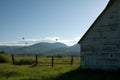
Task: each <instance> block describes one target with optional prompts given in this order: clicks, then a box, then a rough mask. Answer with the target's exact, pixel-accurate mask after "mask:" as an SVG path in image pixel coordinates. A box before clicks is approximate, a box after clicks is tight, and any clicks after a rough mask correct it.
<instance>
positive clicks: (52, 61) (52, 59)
mask: <svg viewBox="0 0 120 80" xmlns="http://www.w3.org/2000/svg"><path fill="white" fill-rule="evenodd" d="M53 64H54V57H53V56H52V67H53Z"/></svg>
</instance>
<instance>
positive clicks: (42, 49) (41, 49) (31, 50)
mask: <svg viewBox="0 0 120 80" xmlns="http://www.w3.org/2000/svg"><path fill="white" fill-rule="evenodd" d="M63 47H68V46H66V45H65V44H63V43H59V42H57V43H47V42H42V43H37V44H34V45H31V46H25V47H21V48H18V49H15V50H14V51H12V52H13V53H15V54H43V55H45V53H46V52H48V51H50V50H53V49H56V48H63Z"/></svg>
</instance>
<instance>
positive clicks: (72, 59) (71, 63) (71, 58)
mask: <svg viewBox="0 0 120 80" xmlns="http://www.w3.org/2000/svg"><path fill="white" fill-rule="evenodd" d="M71 65H73V56H71Z"/></svg>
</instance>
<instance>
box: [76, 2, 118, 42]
mask: <svg viewBox="0 0 120 80" xmlns="http://www.w3.org/2000/svg"><path fill="white" fill-rule="evenodd" d="M115 1H116V0H110V1H109V2H108V4H107V5H106V7H105V9H104V10H103V11H102V12H101V13H100V15H99V16H98V17H97V18H96V20H95V21H94V22H93V24H92V25H91V26H90V28H89V29H88V30H87V31H86V33H85V34H84V35H83V36H82V38H81V39H80V40H79V41H78V44H80V42H81V41H82V39H83V38H84V37H85V35H86V34H87V33H88V32H89V30H90V29H91V28H92V26H93V25H94V24H95V23H96V22H97V20H98V19H99V18H100V17H101V16H102V15H103V13H104V12H105V11H106V10H107V9H109V8H110V6H111V5H112V4H113V3H114V2H115Z"/></svg>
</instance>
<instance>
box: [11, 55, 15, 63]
mask: <svg viewBox="0 0 120 80" xmlns="http://www.w3.org/2000/svg"><path fill="white" fill-rule="evenodd" d="M11 56H12V63H13V64H14V65H15V59H14V55H13V54H12V55H11Z"/></svg>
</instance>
